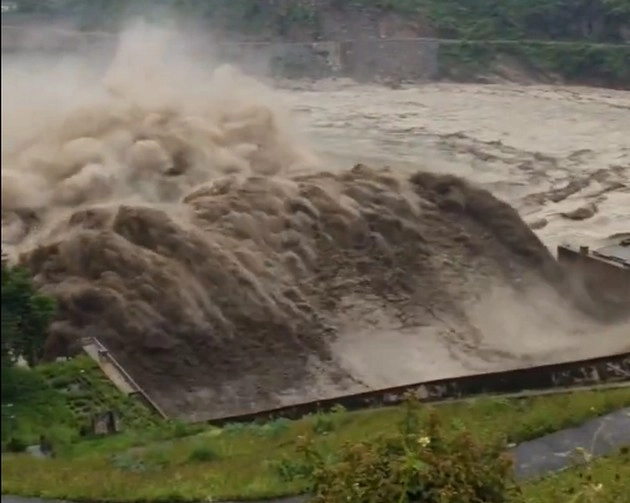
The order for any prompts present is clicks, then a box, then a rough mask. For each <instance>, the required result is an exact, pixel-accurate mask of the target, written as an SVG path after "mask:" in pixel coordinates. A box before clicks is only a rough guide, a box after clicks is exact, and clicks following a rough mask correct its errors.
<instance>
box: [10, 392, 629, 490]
mask: <svg viewBox="0 0 630 503" xmlns="http://www.w3.org/2000/svg"><path fill="white" fill-rule="evenodd" d="M625 406H630V389H627V388H625V389H618V390H607V391H601V392H579V393H574V394H568V395H556V396H546V397H538V398H529V399H521V400H512V399H511V400H506V399H481V400H475V401H471V402H464V403H456V404H455V403H453V404H446V405H442V406H439V407H436V408H435V411H436V414H437V416H438V417H439V418H440V419H441V421H442V422H443V423H444V424H445V425H446V427H447V428H448V431H450V432H453V433H455V432H458V431H462V430H464V429H466V430H469V431H470V432H472V434H473V435H474V436H475V437H476V438H478V439H480V440H481V441H482V442H493V441H495V440H498V439H504V440H505V441H507V442H508V443H518V442H522V441H525V440H529V439H533V438H535V437H538V436H541V435H544V434H546V433H550V432H553V431H556V430H559V429H562V428H565V427H569V426H573V425H577V424H579V423H581V422H583V421H584V420H587V419H589V418H592V417H595V416H598V415H601V414H605V413H607V412H609V411H612V410H615V409H618V408H620V407H625ZM428 414H429V409H428V408H426V409H424V408H423V409H421V412H420V417H421V419H423V420H426V418H427V417H428ZM403 415H404V413H403V410H402V409H401V408H388V409H378V410H366V411H361V412H345V411H342V410H339V411H336V412H334V413H331V414H327V415H313V416H310V417H307V418H304V419H302V420H299V421H294V422H290V421H285V420H277V421H275V422H273V423H268V424H264V425H263V424H261V425H228V426H226V427H224V428H222V429H215V428H210V427H206V428H202V429H200V430H198V431H197V432H192V431H190V430H186V429H183V428H180V429H177V428H175V429H171V430H169V431H168V432H167V431H166V430H165V429H164V427H161V428H156V430H155V431H153V432H151V431H150V430H149V429H145V431H144V434H139V433H140V432H138V431H137V430H136V431H133V430H130V431H128V432H126V433H122V434H119V435H117V436H114V437H110V438H106V439H86V440H81V441H77V442H75V443H74V444H72V446H71V447H70V448H66V449H65V450H63V452H61V453H60V455H59V456H58V457H57V458H56V459H53V460H34V459H32V458H29V457H27V456H26V455H16V454H10V455H4V456H3V459H2V492H3V493H4V494H7V493H8V494H15V495H24V496H41V497H48V498H59V499H73V500H108V501H141V500H142V501H200V500H205V499H207V498H209V497H211V498H213V499H214V500H218V499H229V498H248V499H252V498H263V497H273V496H279V495H286V494H295V493H297V492H300V491H301V490H303V489H304V487H305V486H304V483H303V482H299V481H296V480H294V475H296V474H299V471H300V470H301V469H302V468H301V464H300V461H299V459H300V458H299V455H298V453H297V452H296V448H295V439H296V438H300V437H312V438H313V440H314V442H315V444H316V445H317V448H318V449H320V450H321V451H322V452H325V453H331V454H332V453H335V452H337V451H338V450H339V449H340V447H341V446H342V445H344V444H345V443H346V442H358V441H363V440H366V439H370V438H375V437H377V436H379V435H381V434H384V433H388V432H392V431H394V430H395V429H396V428H397V425H398V424H399V423H400V421H401V419H402V418H403ZM190 433H194V434H190ZM615 459H616V458H615ZM615 459H613V460H611V461H607V462H601V463H603V464H602V465H601V466H603V467H604V468H601V470H603V471H604V472H606V473H608V471H607V469H606V467H607V466H608V467H610V466H613V467H615V469H617V468H619V466H618V465H620V464H621V463H620V461H619V460H615ZM620 459H621V458H620ZM623 459H625V458H623ZM606 463H608V464H606ZM597 466H599V464H598V465H597ZM598 469H599V468H598ZM563 476H564V475H563ZM613 478H614V477H613ZM629 478H630V477H629ZM563 480H564V479H563ZM572 481H574V479H571V478H569V479H567V482H566V485H567V487H568V486H569V485H571V484H572V483H573V482H572ZM540 484H542V485H534V486H528V488H529V489H526V491H525V492H526V495H529V496H528V497H530V499H528V500H527V501H532V502H547V501H549V502H551V501H554V502H555V501H560V500H553V499H550V498H552V496H553V495H555V494H556V493H554V492H553V490H552V489H553V488H552V489H550V487H551V486H549V483H545V482H541V483H540ZM545 484H546V485H545ZM536 487H539V488H540V490H538V489H536ZM563 487H564V486H563ZM541 495H542V496H541ZM536 498H538V499H536ZM541 498H542V499H541ZM545 498H546V499H545ZM610 501H613V500H610ZM617 501H618V500H617Z"/></svg>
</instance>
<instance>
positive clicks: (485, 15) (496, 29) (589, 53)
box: [3, 0, 630, 88]
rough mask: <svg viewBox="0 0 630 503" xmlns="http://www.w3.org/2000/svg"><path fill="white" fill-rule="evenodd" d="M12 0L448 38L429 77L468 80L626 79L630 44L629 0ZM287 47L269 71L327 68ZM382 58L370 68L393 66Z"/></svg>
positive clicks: (219, 28)
mask: <svg viewBox="0 0 630 503" xmlns="http://www.w3.org/2000/svg"><path fill="white" fill-rule="evenodd" d="M18 4H20V6H21V14H13V15H8V16H7V15H5V16H3V24H19V23H21V22H26V21H28V19H31V20H32V19H38V20H40V21H45V22H46V24H47V25H48V24H50V23H59V24H61V25H64V26H67V25H68V23H70V24H72V25H73V26H75V27H79V28H80V29H82V30H90V31H94V30H98V31H100V30H104V31H118V30H119V29H120V28H121V27H122V26H123V25H124V23H125V21H126V20H127V19H129V18H130V17H135V16H138V15H142V16H144V17H146V18H148V19H150V20H152V21H154V22H158V23H164V22H171V21H173V20H174V19H185V20H187V22H190V20H191V19H194V20H195V24H196V25H197V26H198V27H200V28H201V29H202V30H207V29H209V30H211V32H212V34H213V35H214V36H216V37H218V38H219V39H221V40H224V39H225V38H226V37H229V39H231V40H233V39H237V40H249V41H289V42H304V43H310V42H314V41H324V40H326V41H338V42H342V41H351V40H352V41H366V40H374V41H375V40H379V41H382V40H387V39H401V38H402V39H409V38H418V37H429V38H440V39H446V40H449V41H450V42H448V43H441V44H440V45H439V48H438V49H437V55H436V59H437V65H438V68H436V69H435V71H434V72H432V77H435V76H437V77H441V78H449V79H454V80H464V81H469V80H473V81H474V80H480V79H481V80H483V79H485V78H487V77H488V76H497V75H498V76H499V77H502V78H505V79H507V80H534V81H541V80H542V81H549V82H554V81H558V80H564V81H568V82H577V83H586V84H595V85H604V86H610V87H621V88H627V87H629V86H630V47H628V46H626V45H625V44H628V42H630V2H627V1H626V0H576V1H572V2H565V1H563V0H551V1H544V0H507V1H497V0H478V1H476V2H463V1H461V0H444V1H441V0H350V1H342V0H300V1H297V2H296V1H293V0H262V1H259V0H229V1H228V0H214V1H212V2H208V1H202V0H187V1H185V2H177V1H175V0H160V1H154V2H148V1H147V0H135V1H122V0H112V1H108V2H87V1H86V0H65V1H57V2H33V1H25V0H22V1H21V2H18ZM3 38H4V37H3ZM353 49H354V50H359V49H360V48H359V49H357V48H356V47H354V48H353ZM318 50H321V49H318ZM413 50H414V48H411V47H409V46H405V47H404V48H401V47H395V48H394V47H393V48H392V50H391V51H388V53H387V55H386V56H385V57H384V58H382V59H388V58H391V57H392V53H393V54H395V56H394V58H395V59H399V60H400V61H399V66H400V65H402V66H409V65H410V64H414V62H413V60H410V59H409V57H408V55H402V53H404V52H407V53H408V52H410V51H413ZM416 50H417V48H416ZM419 50H421V51H422V50H423V49H422V48H420V49H419ZM288 52H290V51H287V54H286V55H283V56H282V57H279V58H276V59H279V61H276V64H275V69H276V70H277V71H279V72H281V73H289V74H291V75H293V76H326V75H327V74H331V73H333V71H332V70H331V69H322V68H320V66H321V64H318V57H317V54H315V55H313V54H310V55H307V56H305V55H304V54H300V55H297V56H296V55H295V54H289V53H288ZM315 52H317V51H315ZM364 52H367V53H368V54H369V53H371V52H374V51H373V49H372V48H369V49H367V50H366V51H364ZM361 57H363V56H361ZM365 57H367V56H365ZM319 59H321V58H319ZM367 66H370V65H367ZM372 66H373V65H372ZM386 66H387V65H386ZM390 66H391V65H389V66H387V67H386V68H384V71H383V72H380V73H383V74H386V75H391V73H394V74H395V73H399V72H396V71H392V70H391V68H389V67H390ZM396 76H397V75H394V77H396ZM404 76H405V75H400V77H404ZM409 76H412V77H413V75H409Z"/></svg>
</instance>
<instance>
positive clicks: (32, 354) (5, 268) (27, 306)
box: [2, 253, 56, 367]
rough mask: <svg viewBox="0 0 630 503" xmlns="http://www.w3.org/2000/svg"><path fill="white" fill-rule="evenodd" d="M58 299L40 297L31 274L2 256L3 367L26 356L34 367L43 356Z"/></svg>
mask: <svg viewBox="0 0 630 503" xmlns="http://www.w3.org/2000/svg"><path fill="white" fill-rule="evenodd" d="M55 308H56V305H55V299H53V298H51V297H48V296H45V295H41V294H38V293H37V291H36V290H35V287H34V285H33V281H32V278H31V276H30V273H29V271H28V270H26V269H24V268H22V267H14V266H11V265H10V264H9V263H8V261H7V260H6V256H5V255H4V253H3V255H2V365H3V367H4V366H5V365H7V366H12V365H14V364H15V362H16V361H17V359H18V358H19V357H20V356H22V357H23V358H24V359H25V360H26V361H27V362H28V364H29V365H30V366H33V365H35V364H36V363H37V362H38V361H39V359H40V358H41V356H42V352H43V348H44V342H45V341H46V333H47V329H48V326H49V324H50V321H51V319H52V317H53V315H54V314H55Z"/></svg>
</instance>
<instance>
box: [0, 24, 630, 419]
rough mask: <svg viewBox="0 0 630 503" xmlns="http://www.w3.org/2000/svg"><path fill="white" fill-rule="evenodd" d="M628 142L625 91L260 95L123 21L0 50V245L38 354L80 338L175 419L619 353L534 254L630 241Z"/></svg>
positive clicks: (293, 88)
mask: <svg viewBox="0 0 630 503" xmlns="http://www.w3.org/2000/svg"><path fill="white" fill-rule="evenodd" d="M629 130H630V93H627V92H625V93H624V92H619V91H609V90H597V89H580V88H562V87H538V86H529V87H521V86H517V85H508V84H501V85H492V86H479V85H461V84H430V85H422V86H410V87H405V88H403V89H400V90H391V89H387V88H384V87H376V86H362V85H357V84H353V83H351V82H344V81H321V82H317V83H314V84H306V83H295V82H293V83H280V84H279V85H277V86H276V89H272V88H271V86H270V85H267V84H263V83H261V82H259V81H256V80H254V79H252V78H250V77H246V76H245V75H244V74H242V73H241V72H239V71H238V70H236V69H234V68H231V67H228V66H218V67H217V66H212V65H211V64H209V63H208V62H207V61H198V60H197V59H194V58H192V57H189V56H188V54H187V53H186V51H185V50H184V47H183V46H182V45H181V44H179V43H178V39H177V38H176V37H175V38H174V37H173V36H172V35H171V34H169V33H165V32H161V31H158V30H152V29H146V28H140V29H135V30H130V31H128V32H126V33H124V34H123V36H122V37H121V41H120V45H119V48H118V50H117V52H116V55H115V58H114V59H113V61H111V62H108V64H107V65H105V66H103V65H102V63H101V62H98V61H96V58H94V59H90V58H81V57H70V56H68V57H65V58H62V59H59V58H57V59H56V60H55V61H52V60H51V59H50V58H42V57H34V56H30V57H26V56H13V57H7V58H5V57H3V61H2V241H3V250H4V251H5V252H7V253H8V254H9V255H10V257H11V258H12V259H13V260H16V261H17V260H19V261H20V262H22V263H23V264H25V265H27V266H28V267H30V268H31V270H32V271H33V272H34V274H35V279H36V282H37V283H38V285H40V286H41V287H42V288H43V289H44V290H45V291H46V292H49V293H50V294H52V295H54V296H55V297H56V298H57V299H58V301H59V314H58V316H57V319H56V320H55V322H54V324H53V326H52V328H51V332H50V336H49V339H48V342H47V347H46V354H47V356H49V357H54V356H58V355H64V354H67V353H71V352H74V351H77V350H78V348H79V342H80V339H81V338H82V337H85V336H95V337H97V338H99V340H101V341H102V342H104V343H105V344H106V345H107V346H108V347H109V348H110V349H111V350H112V352H113V353H114V355H115V356H116V357H117V358H118V359H119V360H120V361H121V362H122V363H123V365H124V366H125V367H126V368H127V369H128V370H129V372H130V373H131V374H132V376H133V377H134V378H135V379H136V380H137V381H138V382H139V384H140V385H141V386H142V387H144V388H145V390H147V391H148V392H149V393H150V395H151V396H152V397H153V398H154V399H155V400H156V401H157V402H158V403H159V404H160V405H161V406H162V408H163V409H164V410H165V411H166V412H167V413H168V414H170V415H172V416H177V417H181V418H186V419H205V418H209V417H218V416H222V415H231V414H237V413H241V412H248V411H252V410H257V409H260V408H268V407H273V406H277V405H281V404H289V403H294V402H299V401H305V400H309V399H316V398H322V397H330V396H334V395H336V394H341V393H348V392H353V391H361V390H367V389H374V388H379V387H385V386H394V385H402V384H407V383H410V382H414V381H420V380H427V379H436V378H441V377H448V376H455V375H463V374H469V373H477V372H483V371H492V370H498V369H507V368H516V367H521V366H527V365H535V364H540V363H549V362H556V361H562V360H569V359H574V358H580V357H584V358H586V357H591V356H599V355H604V354H608V353H612V352H620V351H624V350H626V351H627V350H630V340H629V339H630V338H629V337H628V333H629V332H630V330H629V329H630V327H629V326H628V324H622V323H620V324H614V323H608V324H606V325H602V324H601V322H598V321H595V320H593V319H592V318H590V317H589V316H587V315H586V314H583V313H582V312H581V311H579V310H578V309H577V308H576V307H575V306H574V304H573V303H572V302H571V301H570V300H568V299H569V298H570V297H571V295H566V292H563V291H562V289H561V286H560V283H561V281H560V280H559V279H558V278H559V276H560V275H561V273H560V271H559V270H558V267H557V264H556V263H555V261H554V260H553V257H552V253H551V252H550V251H549V250H553V249H554V248H555V246H556V245H557V244H558V243H560V242H562V241H565V240H573V241H576V242H579V243H584V244H590V245H598V244H601V243H606V242H608V241H609V240H610V239H611V237H614V236H619V235H622V234H624V233H630V189H629V180H630V137H628V135H627V134H624V131H629ZM353 166H354V167H353ZM368 166H369V167H368ZM460 177H464V178H465V179H466V180H468V181H464V180H463V179H462V178H460ZM469 182H471V183H469ZM488 191H489V192H488ZM491 193H492V194H494V195H495V196H497V197H499V198H500V199H501V200H499V199H495V197H493V195H491ZM503 201H505V202H503ZM506 203H509V205H508V204H506ZM515 210H516V211H515ZM517 212H518V213H517ZM519 215H520V216H519ZM523 220H525V221H526V222H527V223H529V224H530V225H531V227H532V228H535V229H536V230H535V231H532V230H531V229H530V226H528V225H527V224H526V223H524V222H523Z"/></svg>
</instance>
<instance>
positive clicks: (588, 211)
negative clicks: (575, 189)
mask: <svg viewBox="0 0 630 503" xmlns="http://www.w3.org/2000/svg"><path fill="white" fill-rule="evenodd" d="M595 213H597V206H596V205H595V203H589V204H586V205H584V206H580V207H579V208H576V209H575V210H573V211H568V212H566V213H560V215H561V216H563V217H564V218H568V219H569V220H586V219H588V218H591V217H592V216H593V215H595Z"/></svg>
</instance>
